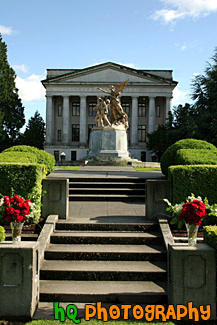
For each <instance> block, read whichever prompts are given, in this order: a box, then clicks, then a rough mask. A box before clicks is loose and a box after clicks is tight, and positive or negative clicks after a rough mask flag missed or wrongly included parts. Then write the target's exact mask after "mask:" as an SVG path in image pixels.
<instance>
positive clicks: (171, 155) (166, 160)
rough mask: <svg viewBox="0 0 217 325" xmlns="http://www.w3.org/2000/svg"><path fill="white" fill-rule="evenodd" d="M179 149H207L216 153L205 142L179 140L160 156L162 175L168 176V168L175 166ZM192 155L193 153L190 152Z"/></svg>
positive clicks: (212, 146) (213, 147) (211, 146)
mask: <svg viewBox="0 0 217 325" xmlns="http://www.w3.org/2000/svg"><path fill="white" fill-rule="evenodd" d="M179 149H207V150H213V151H216V150H217V148H216V147H215V146H214V145H213V144H211V143H208V142H206V141H202V140H196V139H183V140H179V141H177V142H176V143H174V144H173V145H172V146H170V147H169V148H168V149H167V150H166V151H165V152H164V153H163V155H162V157H161V160H160V163H161V170H162V173H163V174H164V175H166V176H168V168H169V166H172V165H175V160H176V153H177V151H178V150H179ZM192 155H193V152H192Z"/></svg>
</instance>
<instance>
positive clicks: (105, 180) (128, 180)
mask: <svg viewBox="0 0 217 325" xmlns="http://www.w3.org/2000/svg"><path fill="white" fill-rule="evenodd" d="M78 182H82V183H84V182H85V183H111V184H112V183H119V182H121V183H134V184H141V183H142V184H144V183H146V181H145V179H144V178H129V177H126V178H120V177H112V178H108V177H103V178H100V177H99V178H96V177H95V178H93V177H92V178H91V177H88V178H82V177H81V178H69V183H78Z"/></svg>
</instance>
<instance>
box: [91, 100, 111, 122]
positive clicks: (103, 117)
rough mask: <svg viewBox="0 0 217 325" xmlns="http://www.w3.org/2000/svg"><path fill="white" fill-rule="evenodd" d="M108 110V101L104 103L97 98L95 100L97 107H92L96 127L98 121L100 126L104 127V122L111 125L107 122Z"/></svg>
mask: <svg viewBox="0 0 217 325" xmlns="http://www.w3.org/2000/svg"><path fill="white" fill-rule="evenodd" d="M109 108H110V100H109V99H107V100H106V102H105V101H104V100H103V99H102V98H101V97H99V98H98V99H97V105H96V106H95V107H94V109H93V110H94V111H96V118H95V122H96V126H98V120H99V122H100V125H101V126H103V127H104V121H105V122H107V123H108V125H111V123H110V122H109V120H108V117H107V115H108V111H109Z"/></svg>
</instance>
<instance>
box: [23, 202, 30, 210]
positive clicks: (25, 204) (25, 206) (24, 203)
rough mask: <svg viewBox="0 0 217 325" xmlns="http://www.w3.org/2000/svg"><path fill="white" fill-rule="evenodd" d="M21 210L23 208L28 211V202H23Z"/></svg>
mask: <svg viewBox="0 0 217 325" xmlns="http://www.w3.org/2000/svg"><path fill="white" fill-rule="evenodd" d="M22 208H25V209H29V204H28V202H26V201H25V202H23V206H22Z"/></svg>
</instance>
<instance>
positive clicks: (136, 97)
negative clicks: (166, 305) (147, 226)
mask: <svg viewBox="0 0 217 325" xmlns="http://www.w3.org/2000/svg"><path fill="white" fill-rule="evenodd" d="M127 79H129V82H128V84H127V86H126V88H125V89H124V92H123V93H122V96H121V97H120V99H121V103H122V107H123V109H124V110H125V111H126V113H127V114H128V117H129V130H128V131H127V132H128V147H129V152H130V154H131V157H133V158H137V159H139V160H142V161H151V160H152V156H151V153H150V152H148V151H147V150H146V134H147V132H149V133H150V132H153V131H154V130H155V129H156V128H157V126H158V125H159V124H164V123H165V121H166V118H167V116H168V112H169V111H171V110H172V97H173V89H174V88H175V87H176V85H177V82H176V81H174V80H173V78H172V70H137V69H133V68H129V67H126V66H122V65H120V64H116V63H112V62H107V63H102V64H99V65H96V66H92V67H88V68H85V69H48V70H47V79H45V80H43V81H42V84H43V85H44V87H45V88H46V98H47V104H46V130H47V131H46V143H45V150H46V151H47V152H49V153H51V154H53V155H54V156H55V158H56V160H59V159H60V155H61V153H62V152H64V153H65V155H66V158H65V159H66V160H68V161H71V160H80V159H83V158H85V157H87V154H88V140H89V135H90V130H91V129H92V127H93V126H94V125H95V111H94V110H93V108H94V107H95V105H96V101H97V97H98V96H101V97H102V96H104V95H105V94H103V93H102V92H101V91H100V90H98V89H97V87H101V88H104V89H106V90H109V89H108V87H109V86H110V85H118V84H119V83H121V82H124V81H126V80H127Z"/></svg>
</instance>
